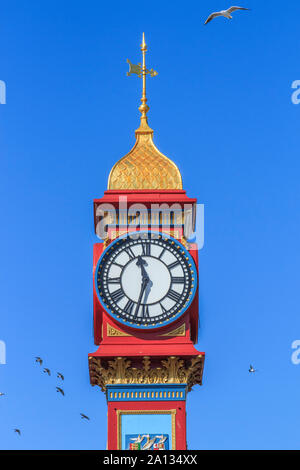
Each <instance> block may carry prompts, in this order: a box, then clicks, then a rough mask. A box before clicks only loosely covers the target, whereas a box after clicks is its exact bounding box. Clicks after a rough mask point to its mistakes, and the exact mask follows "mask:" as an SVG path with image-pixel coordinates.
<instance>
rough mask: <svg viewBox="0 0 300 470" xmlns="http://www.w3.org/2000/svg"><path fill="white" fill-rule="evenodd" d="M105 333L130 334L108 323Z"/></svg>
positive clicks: (110, 334) (112, 334) (109, 334)
mask: <svg viewBox="0 0 300 470" xmlns="http://www.w3.org/2000/svg"><path fill="white" fill-rule="evenodd" d="M106 334H107V336H132V335H130V334H128V333H124V332H123V331H120V330H118V329H117V328H114V327H113V326H111V325H110V324H109V323H107V328H106Z"/></svg>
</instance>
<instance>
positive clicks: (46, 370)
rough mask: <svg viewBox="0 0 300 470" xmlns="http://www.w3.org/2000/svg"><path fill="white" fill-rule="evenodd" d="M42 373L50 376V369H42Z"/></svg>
mask: <svg viewBox="0 0 300 470" xmlns="http://www.w3.org/2000/svg"><path fill="white" fill-rule="evenodd" d="M44 372H46V373H47V374H48V375H51V372H50V369H47V367H45V368H44Z"/></svg>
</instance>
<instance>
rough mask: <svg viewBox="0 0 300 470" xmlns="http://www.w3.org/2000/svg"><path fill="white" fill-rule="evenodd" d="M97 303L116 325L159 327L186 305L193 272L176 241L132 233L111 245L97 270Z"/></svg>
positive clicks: (191, 292) (193, 284) (154, 234)
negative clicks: (100, 304) (99, 302)
mask: <svg viewBox="0 0 300 470" xmlns="http://www.w3.org/2000/svg"><path fill="white" fill-rule="evenodd" d="M95 280H96V287H97V292H98V296H99V300H100V301H101V303H102V304H103V306H104V307H105V308H106V309H107V311H108V312H109V313H110V314H111V315H112V316H113V317H115V318H116V319H117V320H118V321H120V322H122V323H124V324H126V325H129V326H133V327H138V328H151V327H152V328H153V327H159V326H163V325H165V324H167V323H170V322H171V321H173V320H175V319H176V318H178V317H179V316H180V315H181V314H183V313H184V311H185V310H186V309H187V308H188V306H189V305H190V303H191V301H192V299H193V297H194V294H195V290H196V268H195V265H194V262H193V260H192V258H191V256H190V255H189V253H188V251H187V250H186V249H185V248H184V247H183V245H181V244H180V243H179V242H178V241H176V240H174V239H172V238H170V237H167V236H165V235H162V234H158V233H157V232H146V233H144V232H136V233H135V235H133V234H131V235H126V236H125V237H121V238H120V239H118V240H116V241H115V242H113V243H112V244H111V245H110V246H109V247H108V248H107V250H106V251H105V252H104V253H103V255H102V257H101V258H100V260H99V263H98V266H97V270H96V277H95Z"/></svg>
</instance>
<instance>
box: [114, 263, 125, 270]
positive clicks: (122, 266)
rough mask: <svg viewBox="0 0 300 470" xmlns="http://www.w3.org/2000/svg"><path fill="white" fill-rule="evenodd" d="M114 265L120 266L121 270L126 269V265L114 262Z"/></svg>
mask: <svg viewBox="0 0 300 470" xmlns="http://www.w3.org/2000/svg"><path fill="white" fill-rule="evenodd" d="M112 264H114V265H115V266H118V268H121V269H123V268H124V264H119V263H116V262H115V261H113V262H112Z"/></svg>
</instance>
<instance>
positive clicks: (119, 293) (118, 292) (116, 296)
mask: <svg viewBox="0 0 300 470" xmlns="http://www.w3.org/2000/svg"><path fill="white" fill-rule="evenodd" d="M124 295H125V294H124V292H123V291H122V289H117V290H115V292H113V293H112V294H110V296H111V298H112V299H113V301H114V302H119V301H120V300H121V299H123V297H124Z"/></svg>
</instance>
